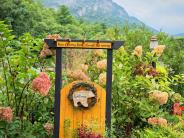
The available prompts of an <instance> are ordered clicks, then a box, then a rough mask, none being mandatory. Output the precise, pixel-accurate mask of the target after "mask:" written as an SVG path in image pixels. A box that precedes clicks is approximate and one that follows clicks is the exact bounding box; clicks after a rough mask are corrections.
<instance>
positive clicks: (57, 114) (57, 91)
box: [54, 49, 62, 138]
mask: <svg viewBox="0 0 184 138" xmlns="http://www.w3.org/2000/svg"><path fill="white" fill-rule="evenodd" d="M55 71H56V74H55V104H54V138H59V124H60V123H59V122H60V90H61V88H62V49H56V67H55Z"/></svg>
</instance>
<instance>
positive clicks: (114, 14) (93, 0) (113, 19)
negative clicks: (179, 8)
mask: <svg viewBox="0 0 184 138" xmlns="http://www.w3.org/2000/svg"><path fill="white" fill-rule="evenodd" d="M43 2H44V5H46V6H47V7H52V8H57V7H58V6H59V5H66V6H68V7H69V9H70V11H71V13H72V14H73V15H74V16H76V17H78V18H83V19H85V20H87V21H92V22H102V23H106V24H107V25H112V24H124V23H127V22H128V23H130V24H136V25H145V24H144V23H143V22H141V21H140V20H138V19H137V18H136V17H132V16H129V14H128V13H127V12H126V10H125V9H124V8H123V7H121V6H120V5H118V4H117V3H115V2H113V1H112V0H43ZM148 28H150V27H148ZM152 30H154V29H152Z"/></svg>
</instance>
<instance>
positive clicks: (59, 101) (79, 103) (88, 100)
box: [44, 38, 124, 138]
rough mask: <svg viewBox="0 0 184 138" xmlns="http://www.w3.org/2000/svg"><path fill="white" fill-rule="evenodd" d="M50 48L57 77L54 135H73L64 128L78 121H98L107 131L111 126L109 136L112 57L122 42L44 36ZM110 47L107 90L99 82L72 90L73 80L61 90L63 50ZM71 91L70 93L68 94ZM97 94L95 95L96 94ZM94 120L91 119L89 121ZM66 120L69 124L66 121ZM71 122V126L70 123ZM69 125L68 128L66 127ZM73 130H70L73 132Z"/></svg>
mask: <svg viewBox="0 0 184 138" xmlns="http://www.w3.org/2000/svg"><path fill="white" fill-rule="evenodd" d="M44 41H45V43H46V44H47V45H48V46H49V48H55V49H56V78H55V105H54V109H55V110H54V138H65V137H66V138H70V137H71V133H69V136H66V135H65V133H64V132H65V131H67V130H69V131H70V130H73V129H75V128H76V127H77V124H78V123H79V124H81V123H83V124H84V123H85V122H87V123H89V124H90V125H92V124H94V123H92V122H91V121H96V122H97V124H98V125H99V128H97V129H98V130H99V131H100V132H104V130H105V127H106V128H107V129H108V134H107V135H108V137H110V133H109V132H110V129H111V102H112V94H111V90H112V58H113V56H112V55H113V50H114V49H118V48H120V47H121V46H122V45H123V43H124V42H123V41H109V40H107V41H100V40H70V39H58V38H57V39H49V38H47V39H44ZM63 48H80V49H107V80H106V90H104V89H102V88H101V87H100V86H98V85H97V84H93V85H94V88H96V90H95V89H93V88H89V89H82V90H80V89H77V90H76V91H73V90H72V92H71V91H70V88H72V87H73V83H71V84H69V85H68V86H66V87H64V88H63V89H62V90H61V88H62V49H63ZM68 94H69V96H67V95H68ZM94 95H95V96H94ZM90 120H91V121H90ZM66 122H67V123H66ZM65 124H67V125H65ZM69 124H70V125H69ZM68 126H69V129H66V128H67V127H68ZM70 132H71V131H70Z"/></svg>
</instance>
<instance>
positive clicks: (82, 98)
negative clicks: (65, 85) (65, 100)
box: [73, 90, 95, 107]
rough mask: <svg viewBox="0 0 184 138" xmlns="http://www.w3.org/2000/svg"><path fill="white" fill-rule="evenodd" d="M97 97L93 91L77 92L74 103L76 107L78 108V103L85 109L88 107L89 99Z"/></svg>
mask: <svg viewBox="0 0 184 138" xmlns="http://www.w3.org/2000/svg"><path fill="white" fill-rule="evenodd" d="M93 97H95V94H94V93H93V92H92V91H85V90H81V91H75V92H74V93H73V102H74V106H75V107H78V106H79V105H78V103H80V104H81V105H82V106H84V107H88V106H89V105H88V99H89V98H93Z"/></svg>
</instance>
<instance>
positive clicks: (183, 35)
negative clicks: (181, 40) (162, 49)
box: [174, 33, 184, 37]
mask: <svg viewBox="0 0 184 138" xmlns="http://www.w3.org/2000/svg"><path fill="white" fill-rule="evenodd" d="M174 36H179V37H180V36H182V37H184V33H180V34H175V35H174Z"/></svg>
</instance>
